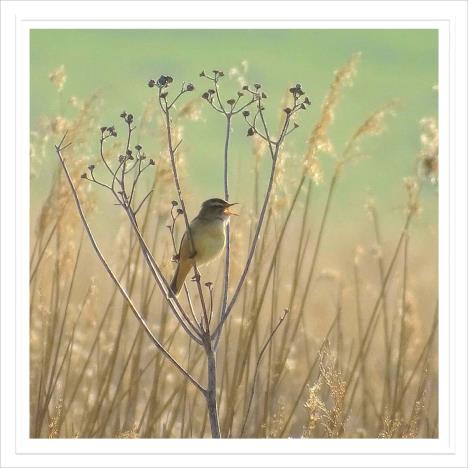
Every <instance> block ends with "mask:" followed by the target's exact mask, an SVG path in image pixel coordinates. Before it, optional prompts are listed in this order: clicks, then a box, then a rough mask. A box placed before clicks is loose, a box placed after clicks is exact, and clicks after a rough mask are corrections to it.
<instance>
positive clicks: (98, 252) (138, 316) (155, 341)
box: [55, 140, 206, 394]
mask: <svg viewBox="0 0 468 468" xmlns="http://www.w3.org/2000/svg"><path fill="white" fill-rule="evenodd" d="M62 142H63V140H62ZM55 150H56V153H57V156H58V157H59V160H60V163H61V165H62V168H63V170H64V173H65V176H66V178H67V181H68V184H69V185H70V189H71V191H72V194H73V198H74V200H75V203H76V207H77V209H78V213H79V215H80V218H81V221H82V223H83V226H84V228H85V230H86V233H87V235H88V238H89V240H90V241H91V244H92V246H93V249H94V251H95V253H96V255H97V256H98V258H99V260H100V261H101V263H102V265H103V266H104V268H105V270H106V271H107V273H108V275H109V276H110V277H111V279H112V281H113V282H114V284H115V286H117V289H118V290H119V292H120V293H121V294H122V296H123V297H124V299H125V301H126V302H127V304H128V305H129V307H130V309H131V310H132V312H133V314H134V316H135V318H136V319H137V320H138V322H139V323H140V325H141V326H142V327H143V328H144V330H145V332H146V334H147V335H148V337H149V338H150V340H151V341H152V342H153V344H154V345H155V346H156V348H158V349H159V350H160V351H161V352H162V353H163V354H164V355H165V356H166V357H167V358H168V359H169V361H170V362H171V363H172V364H173V365H174V367H175V368H176V369H177V370H178V371H179V372H180V373H182V374H183V375H184V376H185V377H186V378H187V379H188V380H189V381H190V382H191V383H192V384H193V385H194V386H195V387H196V388H197V389H198V390H199V391H201V392H202V393H203V394H204V393H205V392H206V390H205V389H204V388H203V387H202V386H201V385H200V384H199V383H198V382H197V381H196V380H195V378H194V377H192V376H191V375H190V374H189V373H188V372H187V371H186V370H185V369H184V368H183V367H182V366H181V365H180V364H179V363H178V362H177V360H176V359H175V358H174V357H173V356H172V355H171V354H170V353H169V352H168V351H167V350H166V349H165V348H164V346H163V345H162V344H161V343H160V342H159V341H158V339H157V338H156V337H155V336H154V335H153V333H152V331H151V330H150V329H149V327H148V325H147V323H146V322H145V320H144V319H143V317H142V315H141V314H140V312H139V311H138V309H137V308H136V307H135V305H134V304H133V301H132V300H131V299H130V297H129V296H128V294H127V292H126V291H125V289H124V288H123V286H122V285H121V284H120V282H119V280H118V279H117V277H116V276H115V274H114V272H113V271H112V269H111V268H110V266H109V264H108V263H107V261H106V259H105V258H104V256H103V255H102V253H101V250H100V249H99V247H98V245H97V243H96V240H95V239H94V236H93V233H92V232H91V229H90V227H89V225H88V222H87V220H86V217H85V215H84V213H83V210H82V208H81V203H80V200H79V198H78V194H77V193H76V189H75V186H74V184H73V181H72V179H71V177H70V174H69V172H68V169H67V166H66V164H65V161H64V159H63V156H62V150H63V148H62V147H61V145H56V146H55Z"/></svg>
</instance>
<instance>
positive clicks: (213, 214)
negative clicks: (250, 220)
mask: <svg viewBox="0 0 468 468" xmlns="http://www.w3.org/2000/svg"><path fill="white" fill-rule="evenodd" d="M237 204H238V203H229V202H227V201H226V200H223V199H222V198H210V199H208V200H205V201H204V202H203V203H202V205H201V208H200V212H199V213H198V215H197V216H196V217H195V218H194V219H193V220H192V222H191V223H190V225H189V229H190V235H191V237H192V241H193V248H192V242H191V241H190V238H189V236H187V232H185V233H184V235H183V237H182V239H181V241H180V247H179V252H178V255H177V258H178V264H177V268H176V271H175V273H174V276H173V278H172V281H171V284H170V288H171V291H172V292H173V293H174V294H175V295H176V296H177V295H178V294H179V293H180V290H181V289H182V286H183V285H184V281H185V278H186V276H187V274H188V273H189V271H190V269H191V268H193V266H194V263H195V264H196V266H197V267H199V266H202V265H206V264H207V263H210V262H211V261H213V260H215V259H216V258H217V257H218V256H219V255H220V254H221V253H222V252H223V250H224V248H225V246H226V224H227V223H228V222H229V219H230V216H231V215H235V216H238V214H237V213H234V212H232V211H231V210H230V208H231V207H232V206H234V205H237Z"/></svg>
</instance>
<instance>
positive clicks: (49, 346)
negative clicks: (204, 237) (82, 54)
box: [30, 56, 438, 438]
mask: <svg viewBox="0 0 468 468" xmlns="http://www.w3.org/2000/svg"><path fill="white" fill-rule="evenodd" d="M357 59H358V57H357V56H356V57H353V58H352V59H351V60H350V61H349V62H348V63H347V64H345V65H344V66H343V67H342V68H341V69H339V70H338V71H337V72H336V74H335V78H334V80H333V81H332V84H331V86H330V90H329V93H328V94H327V96H326V97H325V98H324V103H323V105H322V114H321V116H320V117H319V120H318V122H317V123H316V124H315V125H314V126H313V128H312V132H311V136H310V139H309V146H308V150H307V152H306V154H305V155H304V157H303V164H302V166H301V165H298V164H289V163H288V160H287V159H284V160H283V161H284V164H283V161H281V164H279V172H278V173H277V175H276V179H275V186H274V193H273V194H272V201H271V204H270V208H269V210H268V213H267V218H266V221H265V227H264V235H263V236H262V238H261V240H260V242H259V245H258V249H257V251H256V254H255V258H254V262H253V266H252V268H251V270H250V273H249V277H248V278H249V279H248V281H247V284H246V286H245V287H244V289H243V291H242V293H241V296H240V299H239V301H238V303H237V304H236V306H235V310H234V311H233V314H232V315H231V317H230V319H229V321H228V323H227V326H226V328H225V330H224V333H223V336H222V338H221V342H220V343H221V345H220V348H219V351H218V357H217V360H218V382H219V383H218V402H219V408H220V424H221V433H222V435H223V436H224V437H384V438H391V437H403V438H408V437H437V436H438V418H437V414H438V393H437V381H438V375H437V357H438V353H437V314H438V310H437V300H438V297H437V293H436V290H437V252H436V246H437V237H436V234H435V233H436V231H437V229H436V227H437V226H436V224H434V226H433V228H434V232H435V233H433V234H430V233H429V230H427V229H426V230H421V229H412V223H413V222H414V219H416V217H417V215H418V210H420V209H421V200H420V190H421V184H426V183H427V182H426V179H429V180H430V182H431V183H432V184H436V181H437V150H438V135H437V124H436V121H435V120H434V119H433V118H425V119H424V120H422V126H423V131H422V137H421V152H420V154H419V155H415V168H416V169H415V173H414V174H409V176H411V177H410V178H408V179H406V180H405V183H404V185H402V190H401V198H400V199H399V200H396V204H400V205H401V204H405V206H406V210H405V211H404V212H402V214H401V228H400V230H399V231H397V232H395V229H394V227H393V226H390V227H389V226H388V224H386V222H385V213H380V212H379V208H378V204H377V203H376V202H375V201H373V200H370V201H369V203H368V204H367V205H366V209H367V211H368V213H369V223H368V224H367V225H363V226H357V227H356V229H355V230H354V231H353V230H351V229H350V230H349V231H345V234H343V233H342V232H338V231H337V229H339V227H338V226H329V224H330V221H329V213H330V211H332V210H333V209H334V207H333V203H332V200H333V196H334V193H335V190H336V187H337V185H339V179H340V178H341V177H343V176H344V175H343V172H344V173H345V172H346V171H345V170H344V167H345V162H347V160H348V158H350V157H354V156H355V155H356V154H358V146H359V145H358V143H359V142H360V140H361V138H364V137H366V136H368V135H371V134H376V133H379V132H380V130H381V127H382V123H383V119H384V118H385V116H386V114H387V113H388V112H389V111H390V110H393V105H392V106H389V105H386V106H384V107H383V108H381V109H378V110H377V111H376V113H375V114H373V115H372V116H370V117H369V119H367V120H366V121H365V122H363V123H362V124H359V123H358V125H357V126H356V130H354V132H353V131H351V132H350V133H351V135H352V137H351V139H350V141H349V142H348V145H347V146H346V148H345V150H344V152H343V154H342V155H341V157H340V156H339V157H338V159H337V166H336V168H337V169H336V171H335V173H334V174H335V175H334V176H333V178H332V179H331V180H326V179H325V176H324V174H323V172H322V169H321V163H320V157H321V156H322V155H323V153H326V152H330V151H331V149H332V148H333V143H332V142H331V140H330V137H329V135H328V130H329V127H330V126H331V125H332V123H333V119H334V114H335V112H336V111H337V109H336V108H337V105H338V102H339V97H340V95H341V93H342V92H343V90H344V88H346V86H348V85H350V83H351V80H352V79H353V78H354V76H355V74H356V67H357ZM244 72H245V70H244ZM232 76H233V78H236V77H238V76H240V74H239V72H232ZM50 79H51V82H52V83H53V84H54V86H56V87H57V90H58V92H59V93H60V92H61V90H62V88H63V86H64V84H65V81H66V75H65V71H64V70H63V69H61V68H59V69H58V70H57V71H56V72H54V73H52V74H51V75H50ZM70 105H71V106H73V107H74V108H75V109H76V117H75V118H74V119H73V120H66V119H64V118H63V117H61V116H55V117H54V118H49V119H44V121H43V122H42V124H41V126H40V127H39V128H38V129H37V130H35V132H34V133H33V135H32V138H31V147H32V148H31V157H32V168H33V169H34V171H33V173H32V176H33V177H34V174H38V173H40V159H41V157H53V156H51V155H52V151H51V149H50V147H51V146H52V145H53V143H54V142H56V141H58V140H60V138H61V136H62V134H63V132H64V130H68V132H69V134H70V135H71V139H72V140H73V142H74V143H73V146H72V147H71V148H70V150H69V151H70V152H69V153H67V163H68V165H69V168H70V170H71V174H72V177H73V179H74V180H75V181H76V183H77V186H78V190H79V196H80V199H81V201H82V203H83V206H84V209H85V211H86V212H87V213H90V212H93V211H96V212H97V214H98V215H99V216H103V217H105V218H106V219H108V217H110V216H112V217H113V222H112V223H113V224H112V225H111V226H106V225H104V226H103V225H100V227H99V228H98V233H99V236H101V239H104V240H105V242H102V243H103V244H105V253H106V255H107V257H108V259H109V262H110V263H111V264H112V265H113V266H114V269H115V271H116V272H117V274H118V276H119V278H120V279H121V281H122V282H123V284H124V285H125V287H126V290H127V291H128V293H129V295H131V297H132V298H134V300H135V301H136V302H137V303H138V305H139V307H140V308H141V310H142V311H143V314H144V316H145V318H146V320H147V321H148V323H149V324H150V327H151V329H152V331H153V332H154V333H155V335H156V336H157V337H158V338H159V339H160V340H161V342H163V343H164V344H165V346H166V347H167V348H168V349H169V350H170V351H171V353H172V354H173V355H174V356H176V357H177V359H178V360H179V362H182V363H184V365H185V366H186V368H187V369H189V370H190V372H191V373H192V374H193V375H195V376H197V377H198V376H199V377H200V379H201V381H203V380H204V377H205V372H206V371H205V368H204V365H203V352H202V351H201V350H200V348H198V347H196V346H195V345H194V343H189V340H188V339H187V336H186V335H185V334H184V333H183V332H181V329H180V326H178V324H177V322H175V321H174V320H173V318H172V316H170V315H169V313H168V306H167V303H166V301H165V300H164V298H162V297H161V294H160V293H159V292H158V291H157V290H156V288H155V285H154V284H153V281H152V277H151V274H150V273H149V272H148V271H147V270H146V268H145V265H144V262H143V261H142V258H141V257H142V256H141V253H140V251H139V249H138V248H136V245H137V240H136V238H135V236H134V234H133V233H132V231H131V229H130V228H129V226H128V224H127V223H125V220H124V219H123V217H122V216H121V215H120V214H119V210H118V209H117V208H115V210H114V209H113V208H114V207H108V206H107V205H106V203H107V204H110V202H109V199H104V198H103V199H102V200H100V202H99V203H97V199H96V198H95V187H93V188H91V189H90V187H89V185H88V184H86V181H82V180H80V174H81V172H83V171H84V170H85V168H86V166H87V165H88V164H90V163H93V162H94V161H95V160H96V157H95V154H94V147H91V146H90V141H89V135H90V134H94V129H95V127H97V126H98V123H97V122H96V115H97V107H98V106H99V105H100V104H99V97H98V96H93V97H91V98H90V99H89V100H87V101H83V102H80V101H78V100H77V99H76V98H74V99H73V100H72V102H71V103H70ZM197 118H199V104H198V103H197V102H196V101H194V102H190V103H188V104H186V105H185V106H183V107H182V108H181V110H180V111H179V115H178V116H177V121H176V122H174V124H175V125H176V130H175V132H177V134H178V137H177V139H180V138H181V136H182V132H183V124H184V121H186V120H190V119H197ZM138 129H139V130H138V131H140V132H141V133H142V134H145V133H146V134H148V135H153V136H154V138H155V141H154V143H155V148H164V145H163V144H162V143H161V141H162V140H163V139H164V135H163V129H162V123H161V122H160V121H159V118H158V117H157V114H155V113H154V109H153V108H152V106H151V105H148V107H147V109H146V111H145V113H144V114H143V116H142V118H141V121H140V122H138ZM351 130H352V129H351ZM115 149H116V148H112V147H111V148H109V150H108V151H109V154H111V152H112V151H113V150H115ZM285 151H286V152H287V146H286V148H285ZM264 152H265V143H264V142H262V141H261V140H260V139H257V138H254V139H253V145H252V153H253V155H254V157H253V158H252V166H253V171H254V174H255V178H254V187H253V188H252V193H251V207H250V208H251V209H250V213H249V210H248V209H244V210H243V215H242V220H241V221H240V222H239V221H237V222H236V221H234V222H233V227H232V231H231V232H232V248H231V254H232V257H231V258H232V264H231V276H232V277H233V278H238V277H239V274H240V271H241V269H242V262H243V258H244V257H245V254H246V251H247V246H248V243H249V239H250V238H251V236H252V234H253V231H254V229H255V220H256V215H257V213H258V206H259V197H261V196H262V195H261V194H262V186H261V182H260V176H259V171H260V164H261V159H262V157H263V153H264ZM149 156H151V157H153V158H154V159H155V160H156V161H157V164H156V169H155V171H154V172H153V175H152V176H151V177H150V178H149V179H148V180H147V182H148V183H149V186H150V187H152V188H155V189H156V191H155V193H156V195H154V194H153V195H152V196H151V197H150V200H149V203H148V204H147V205H146V206H145V208H144V212H143V214H142V218H141V219H142V223H141V228H142V232H143V234H144V236H145V239H146V242H147V244H148V245H149V247H150V249H151V251H152V252H153V254H154V256H155V258H157V260H158V261H159V262H160V264H161V265H162V268H163V272H164V273H165V274H166V277H169V276H170V273H171V271H172V269H173V264H172V263H171V257H172V255H173V248H172V244H171V239H170V236H169V233H168V229H167V224H168V223H169V210H170V207H171V204H170V201H171V200H172V199H173V198H174V197H173V196H172V194H173V193H174V189H173V187H172V179H171V172H170V166H169V160H168V154H167V151H165V150H164V149H163V150H161V151H160V152H159V153H158V152H156V151H155V153H154V154H152V155H149ZM178 157H179V159H178V163H179V164H180V165H181V170H182V173H183V154H181V155H179V156H178ZM297 168H298V169H297ZM187 183H189V182H187ZM319 183H320V185H318V186H317V184H319ZM65 184H66V183H65V180H64V177H63V174H62V173H61V171H60V170H59V169H58V168H57V172H56V173H55V174H54V177H53V180H52V183H51V184H50V193H49V195H48V196H47V197H46V199H45V200H44V202H43V203H42V206H41V209H40V210H38V211H37V212H35V213H31V219H32V220H34V222H35V228H34V229H33V230H32V235H31V283H30V284H31V290H30V323H31V344H30V363H31V373H30V386H31V387H30V389H31V401H30V409H31V411H30V434H31V437H49V438H56V437H120V438H136V437H208V436H209V434H210V429H209V422H208V416H207V412H206V406H205V405H204V404H203V403H204V402H203V401H202V397H201V396H200V395H199V393H198V392H196V391H195V390H194V388H193V387H191V386H190V384H189V383H188V382H187V381H186V380H185V379H183V378H181V376H180V375H179V374H178V373H176V372H175V371H174V369H173V368H172V367H171V365H170V363H168V362H167V360H166V359H164V357H163V356H162V355H161V354H160V353H158V352H157V350H155V349H154V347H153V346H151V345H150V343H149V342H148V340H147V339H146V337H145V336H144V334H143V332H142V330H141V328H139V327H138V325H137V323H136V322H135V321H134V319H133V317H132V316H131V313H130V310H129V308H128V306H127V304H126V303H125V302H124V301H123V300H122V298H121V297H120V296H119V295H118V292H117V291H116V289H115V288H114V287H113V285H112V283H111V282H110V281H109V280H108V278H107V277H106V276H104V274H103V270H102V268H101V266H100V265H99V264H98V263H97V262H96V260H95V258H94V256H93V252H92V250H91V249H90V248H89V245H88V242H87V239H86V238H85V237H84V236H83V232H82V227H81V225H80V222H79V218H78V216H77V213H76V210H75V207H74V205H73V202H72V199H71V194H70V192H69V190H68V188H67V186H66V185H65ZM186 185H187V184H186ZM281 185H286V189H284V187H282V186H281ZM319 190H320V191H323V192H328V198H327V201H326V204H325V205H324V206H317V204H316V203H315V198H314V196H315V193H316V191H319ZM428 190H435V186H430V185H429V188H428ZM98 199H99V198H98ZM100 204H102V205H100ZM386 228H388V232H387V231H386V230H385V229H386ZM182 229H183V226H182V225H180V226H178V227H177V235H178V237H179V238H180V232H179V231H181V230H182ZM204 274H206V276H207V277H209V279H210V281H213V283H214V284H215V286H216V285H221V284H222V269H221V265H213V267H211V269H210V270H208V272H207V273H204ZM189 287H190V288H191V289H193V291H195V287H194V286H192V285H190V286H189ZM194 294H195V293H194ZM220 296H221V286H219V287H218V288H216V287H215V294H214V301H215V304H218V303H219V302H220V300H221V297H220ZM285 308H286V309H288V311H289V313H288V315H287V317H286V318H285V321H284V323H283V324H282V326H281V327H280V328H279V329H278V332H277V334H275V336H274V338H273V339H272V340H271V343H269V346H268V347H267V348H266V352H265V353H264V354H262V356H260V353H261V351H262V346H263V344H264V343H265V342H266V340H267V339H268V337H269V336H270V335H271V333H272V330H273V329H274V327H275V325H276V324H277V322H278V320H279V317H280V316H281V315H282V312H283V310H284V309H285ZM259 358H261V360H259ZM254 376H256V378H255V380H254ZM254 382H255V392H254V393H252V392H253V390H254V389H253V388H252V385H253V383H254ZM251 395H253V397H252V406H251V409H250V412H249V399H250V397H251ZM243 428H244V430H243Z"/></svg>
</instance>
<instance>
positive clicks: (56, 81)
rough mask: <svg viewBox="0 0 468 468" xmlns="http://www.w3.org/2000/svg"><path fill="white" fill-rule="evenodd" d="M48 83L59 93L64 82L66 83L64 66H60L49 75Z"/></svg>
mask: <svg viewBox="0 0 468 468" xmlns="http://www.w3.org/2000/svg"><path fill="white" fill-rule="evenodd" d="M49 81H50V82H51V83H52V84H53V85H54V86H55V88H56V89H57V91H58V92H59V93H60V92H61V91H62V90H63V87H64V85H65V82H66V81H67V75H66V74H65V65H60V66H59V67H58V68H57V69H55V70H54V71H53V72H52V73H51V74H50V75H49Z"/></svg>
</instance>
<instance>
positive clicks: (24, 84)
mask: <svg viewBox="0 0 468 468" xmlns="http://www.w3.org/2000/svg"><path fill="white" fill-rule="evenodd" d="M220 3H221V2H219V3H214V2H199V1H189V2H144V1H143V2H126V1H125V2H115V1H114V2H112V19H109V18H108V15H109V6H110V5H111V4H110V3H108V2H102V1H101V2H75V1H74V2H53V1H50V2H43V1H40V2H30V1H25V2H22V1H21V2H19V1H18V2H14V1H10V2H2V4H1V9H2V10H1V13H2V23H1V38H2V42H1V47H2V48H1V59H2V82H1V92H2V94H1V103H2V106H1V117H2V118H1V122H2V133H1V155H2V156H1V169H2V170H1V182H2V183H1V195H2V197H1V208H2V209H1V215H2V239H1V246H2V265H1V273H2V275H1V279H2V290H1V291H2V297H1V301H2V302H1V351H2V352H1V370H2V380H1V382H2V386H1V415H2V416H1V436H2V441H1V457H2V458H1V466H8V467H10V466H11V467H13V466H15V467H16V466H21V467H23V466H50V467H52V466H92V465H98V466H109V467H111V466H112V467H120V466H122V467H124V466H137V464H138V466H153V465H154V464H157V465H160V466H203V467H211V466H251V464H254V465H255V466H268V467H276V466H292V465H289V464H291V463H293V464H294V466H310V465H313V466H360V467H366V466H421V467H431V466H434V467H435V466H443V467H448V466H454V467H458V466H460V467H462V466H463V467H466V466H468V464H467V461H466V435H467V433H466V408H467V405H466V394H467V391H466V389H467V386H466V375H467V371H466V367H467V366H466V362H467V359H466V349H467V348H466V340H467V333H466V331H467V329H466V323H467V322H466V311H467V301H466V289H465V288H466V279H467V275H466V232H467V231H466V219H467V218H466V212H467V210H466V184H467V180H466V154H467V152H466V148H467V145H466V124H467V119H466V63H467V61H466V53H467V48H466V30H467V22H466V3H465V2H456V1H434V2H419V1H407V2H398V1H393V2H391V1H389V2H387V1H385V2H367V1H361V2H354V1H351V2H349V1H348V2H346V1H345V2H291V1H288V2H283V1H278V2H262V1H256V2H249V7H248V10H247V8H243V3H242V2H222V4H220ZM295 3H297V4H296V5H294V4H295ZM246 11H248V14H247V13H245V12H246ZM294 11H301V16H302V18H301V19H299V20H298V19H297V18H295V17H294V16H296V14H291V12H294ZM150 16H154V17H155V18H157V20H156V19H155V20H149V19H147V18H148V17H150ZM142 18H145V19H142ZM173 18H177V20H173ZM226 18H230V19H229V20H226ZM304 18H307V19H304ZM74 27H75V28H98V27H99V28H116V27H117V28H123V29H127V28H132V29H133V28H135V29H136V28H187V27H190V28H202V29H203V28H240V29H241V28H242V27H248V28H254V27H255V28H278V29H279V28H281V29H283V28H316V29H318V28H323V29H327V28H330V27H335V28H336V27H339V28H348V29H360V28H376V27H378V28H392V29H406V28H421V29H426V28H436V29H438V30H439V122H440V160H441V161H442V164H441V167H440V198H439V206H440V216H439V278H440V284H439V290H440V314H439V316H440V321H439V324H440V325H439V329H440V330H439V350H440V351H439V360H440V366H439V367H440V370H439V379H440V389H439V395H440V418H439V423H440V430H439V434H440V437H439V439H416V440H369V439H339V440H323V439H320V440H317V439H315V440H314V439H297V440H290V439H287V440H276V439H275V440H272V439H266V440H220V441H216V442H213V441H211V440H198V439H197V440H187V439H184V440H183V441H181V440H178V439H164V440H161V439H154V440H142V439H140V440H138V439H136V440H114V439H101V440H86V439H60V440H57V439H54V440H48V439H30V438H29V369H28V366H29V355H28V350H29V328H28V321H29V319H28V317H29V312H28V305H29V303H28V301H29V295H28V294H26V293H25V291H27V288H28V287H29V280H28V278H29V273H28V267H29V255H28V252H29V249H28V246H29V29H30V28H74ZM464 86H465V87H464ZM13 90H14V92H13ZM13 116H14V117H13ZM13 161H15V163H14V164H13ZM444 161H447V162H448V163H444ZM13 172H14V173H15V177H13V175H12V174H13ZM13 194H14V195H15V196H14V200H12V197H13ZM13 246H14V248H13ZM22 291H23V292H22ZM13 354H14V359H13V358H12V356H13ZM13 402H14V403H13ZM4 463H6V464H4Z"/></svg>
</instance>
